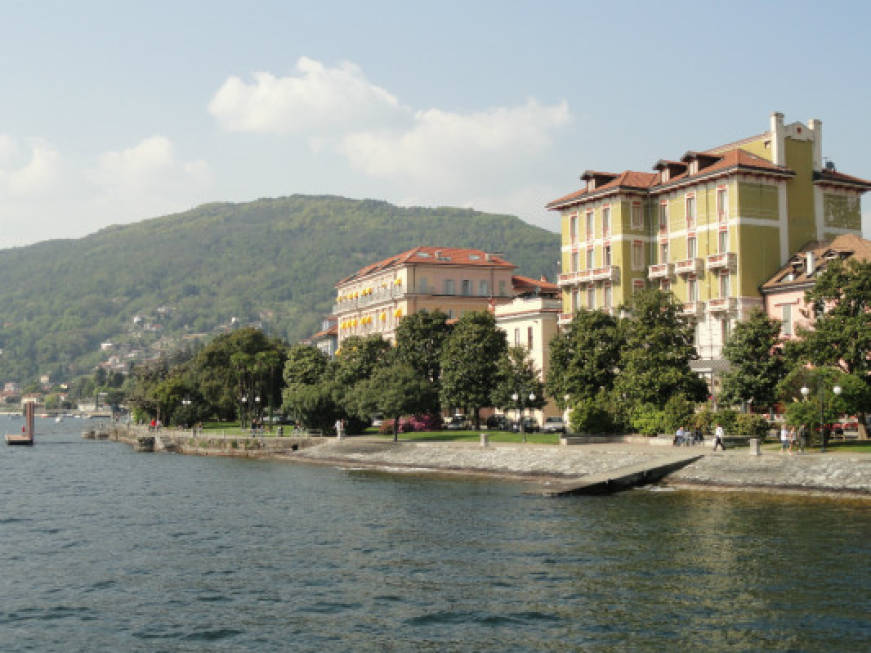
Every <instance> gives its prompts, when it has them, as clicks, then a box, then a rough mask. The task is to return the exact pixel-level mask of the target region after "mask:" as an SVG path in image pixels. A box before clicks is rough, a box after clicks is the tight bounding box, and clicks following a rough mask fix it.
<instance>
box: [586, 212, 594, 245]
mask: <svg viewBox="0 0 871 653" xmlns="http://www.w3.org/2000/svg"><path fill="white" fill-rule="evenodd" d="M594 235H595V234H593V212H592V211H587V240H593V236H594Z"/></svg>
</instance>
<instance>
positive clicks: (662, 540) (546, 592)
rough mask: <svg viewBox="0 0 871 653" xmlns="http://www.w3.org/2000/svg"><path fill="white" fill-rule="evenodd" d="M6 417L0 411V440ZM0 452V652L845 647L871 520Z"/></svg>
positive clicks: (72, 435)
mask: <svg viewBox="0 0 871 653" xmlns="http://www.w3.org/2000/svg"><path fill="white" fill-rule="evenodd" d="M21 423H22V422H21V420H20V419H19V420H17V421H12V420H10V419H8V418H5V417H0V432H6V431H9V430H12V431H15V430H20V428H21ZM85 424H86V423H85V422H83V421H81V420H72V419H67V420H66V421H64V422H62V423H60V424H55V423H54V422H52V421H49V420H38V425H37V428H38V435H37V444H36V445H35V446H34V447H33V448H24V447H7V446H5V444H4V445H2V449H0V489H2V503H0V506H2V508H0V561H2V567H0V650H2V651H6V652H8V651H28V650H35V651H64V653H69V652H72V651H220V650H227V651H282V650H295V651H296V650H299V651H367V650H378V651H381V650H397V651H401V650H415V651H417V650H424V651H565V650H580V649H583V650H591V651H626V650H641V651H674V650H681V649H684V650H698V649H702V648H704V649H706V650H707V651H743V650H748V651H753V650H781V651H862V650H868V649H869V646H871V622H869V618H871V617H869V615H871V571H869V568H871V565H869V557H871V504H869V503H868V502H858V501H834V500H830V499H814V498H796V497H776V496H765V495H761V494H726V493H713V492H687V491H671V492H667V491H659V492H657V491H649V490H635V491H631V492H626V493H623V494H619V495H615V496H611V497H573V498H562V499H552V498H543V497H538V496H528V495H525V494H524V489H525V486H523V485H520V484H516V483H510V482H499V481H493V480H486V481H481V480H457V479H454V478H452V479H442V478H417V477H413V476H409V475H405V476H391V475H386V474H378V473H373V472H364V471H353V470H340V469H333V468H330V467H310V466H305V465H293V464H287V463H277V462H267V461H251V460H242V459H222V458H205V457H195V456H180V455H172V454H136V453H133V451H132V450H131V449H130V448H129V447H127V446H126V445H123V444H119V443H115V442H95V441H90V440H82V439H81V437H80V431H81V430H82V429H83V428H84V425H85Z"/></svg>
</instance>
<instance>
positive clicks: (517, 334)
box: [514, 329, 520, 347]
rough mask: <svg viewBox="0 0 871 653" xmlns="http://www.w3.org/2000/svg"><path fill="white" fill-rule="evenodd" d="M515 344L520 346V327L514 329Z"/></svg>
mask: <svg viewBox="0 0 871 653" xmlns="http://www.w3.org/2000/svg"><path fill="white" fill-rule="evenodd" d="M514 346H515V347H519V346H520V329H514Z"/></svg>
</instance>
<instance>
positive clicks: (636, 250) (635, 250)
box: [632, 240, 644, 270]
mask: <svg viewBox="0 0 871 653" xmlns="http://www.w3.org/2000/svg"><path fill="white" fill-rule="evenodd" d="M643 267H644V244H643V243H642V242H641V241H640V240H635V241H633V242H632V269H633V270H641V269H642V268H643Z"/></svg>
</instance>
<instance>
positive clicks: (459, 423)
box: [445, 414, 466, 431]
mask: <svg viewBox="0 0 871 653" xmlns="http://www.w3.org/2000/svg"><path fill="white" fill-rule="evenodd" d="M445 428H446V429H447V430H448V431H462V430H463V429H465V428H466V416H465V415H459V414H457V415H454V416H453V417H451V419H449V420H448V421H447V422H445Z"/></svg>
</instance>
